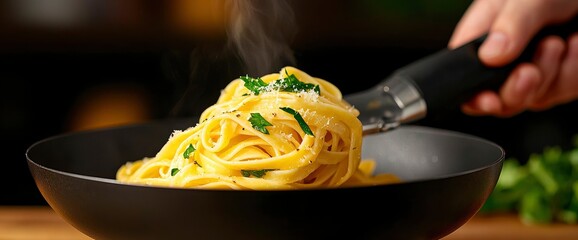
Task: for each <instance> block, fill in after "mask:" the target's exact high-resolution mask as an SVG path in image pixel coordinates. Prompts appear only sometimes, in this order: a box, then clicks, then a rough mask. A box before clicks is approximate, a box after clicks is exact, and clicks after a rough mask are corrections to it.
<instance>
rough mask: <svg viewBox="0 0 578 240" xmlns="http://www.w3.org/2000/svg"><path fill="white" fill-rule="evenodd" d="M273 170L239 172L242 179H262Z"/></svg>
mask: <svg viewBox="0 0 578 240" xmlns="http://www.w3.org/2000/svg"><path fill="white" fill-rule="evenodd" d="M273 170H275V169H261V170H241V175H243V177H251V176H254V177H257V178H262V177H263V176H265V174H266V173H267V172H269V171H273Z"/></svg>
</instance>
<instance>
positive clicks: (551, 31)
mask: <svg viewBox="0 0 578 240" xmlns="http://www.w3.org/2000/svg"><path fill="white" fill-rule="evenodd" d="M574 32H578V16H575V17H574V18H573V19H571V20H569V21H567V22H564V23H562V24H558V25H550V26H547V27H545V28H543V29H542V30H541V31H540V32H539V33H537V34H536V35H535V36H534V37H533V39H532V40H531V41H530V43H529V44H528V45H527V47H526V48H525V50H524V51H523V52H522V54H521V55H520V56H519V57H518V58H517V59H516V60H514V61H512V62H511V63H509V64H507V65H505V66H502V67H488V66H486V65H484V64H483V63H482V62H481V61H480V59H479V58H478V49H479V48H480V45H481V44H482V43H483V41H484V40H485V39H486V36H487V34H484V35H483V36H481V37H479V38H477V39H475V40H473V41H471V42H469V43H467V44H465V45H462V46H460V47H458V48H456V49H444V50H441V51H439V52H437V53H434V54H432V55H430V56H427V57H425V58H423V59H420V60H418V61H416V62H414V63H411V64H410V65H407V66H405V67H403V68H401V69H399V70H397V71H395V72H394V73H393V74H392V77H390V79H392V78H393V79H404V80H407V81H409V82H410V83H411V85H413V86H414V87H416V89H417V91H418V92H420V93H421V97H422V99H423V101H425V104H426V110H425V111H426V112H427V115H431V114H438V113H439V112H443V111H447V110H450V109H452V108H454V107H457V106H458V105H459V104H460V103H463V102H465V101H466V100H468V99H469V98H471V97H473V95H474V94H475V93H477V92H479V91H481V90H484V89H494V90H496V89H498V88H499V86H500V85H501V84H502V83H503V82H504V81H505V80H506V78H507V77H508V75H509V74H510V72H511V71H512V70H513V68H514V67H515V66H516V65H518V64H519V63H521V62H529V61H531V60H532V57H533V56H534V53H535V52H536V48H537V47H538V44H539V42H540V41H541V40H542V39H543V38H544V37H546V36H550V35H557V36H560V37H562V38H564V39H566V38H567V37H568V36H570V34H572V33H574ZM386 85H387V83H386ZM422 115H425V113H423V114H422Z"/></svg>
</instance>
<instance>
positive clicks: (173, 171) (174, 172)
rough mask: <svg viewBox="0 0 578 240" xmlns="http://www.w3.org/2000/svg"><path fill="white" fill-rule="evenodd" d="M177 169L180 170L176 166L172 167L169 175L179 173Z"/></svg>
mask: <svg viewBox="0 0 578 240" xmlns="http://www.w3.org/2000/svg"><path fill="white" fill-rule="evenodd" d="M179 171H181V170H180V169H178V168H172V169H171V176H175V175H177V173H179Z"/></svg>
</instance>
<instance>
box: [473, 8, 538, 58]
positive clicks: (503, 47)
mask: <svg viewBox="0 0 578 240" xmlns="http://www.w3.org/2000/svg"><path fill="white" fill-rule="evenodd" d="M544 5H547V3H545V2H544V1H537V0H526V1H523V4H522V2H520V1H508V3H507V4H505V5H504V6H503V8H502V10H501V11H500V13H499V14H498V15H497V16H496V19H495V21H494V23H493V25H492V26H491V28H490V31H489V34H488V37H487V38H486V40H485V41H484V43H483V44H482V45H481V46H480V49H479V52H478V55H479V57H480V59H481V61H482V62H484V63H485V64H486V65H489V66H502V65H505V64H507V63H509V62H511V61H512V60H514V59H515V58H517V57H518V56H519V55H520V54H521V52H522V51H523V50H524V48H525V47H526V45H527V44H528V42H529V41H530V39H531V38H532V36H534V35H535V34H536V33H537V32H538V31H539V29H540V28H542V27H543V26H544V25H545V23H546V17H547V16H546V14H545V13H544V8H547V6H544Z"/></svg>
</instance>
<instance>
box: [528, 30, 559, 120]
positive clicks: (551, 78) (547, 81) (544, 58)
mask: <svg viewBox="0 0 578 240" xmlns="http://www.w3.org/2000/svg"><path fill="white" fill-rule="evenodd" d="M565 48H566V45H565V42H564V40H563V39H562V38H560V37H558V36H550V37H547V38H545V39H544V40H543V41H542V42H541V43H540V45H539V46H538V49H537V52H536V54H535V56H534V63H535V64H536V65H537V67H538V69H539V71H540V73H541V74H540V75H541V79H540V83H539V86H538V88H537V89H535V92H534V96H533V97H534V98H533V99H531V100H530V102H529V103H528V107H529V108H530V109H532V110H542V109H543V108H544V107H546V106H544V105H543V104H542V102H541V99H542V98H543V96H544V95H545V94H546V93H547V92H548V90H549V89H550V87H551V86H552V85H553V83H554V82H555V80H556V79H557V77H558V72H559V70H560V64H561V62H562V57H563V55H564V51H565Z"/></svg>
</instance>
